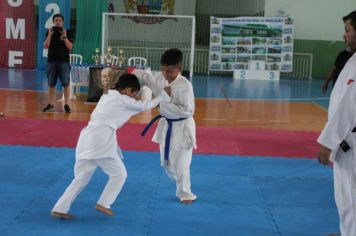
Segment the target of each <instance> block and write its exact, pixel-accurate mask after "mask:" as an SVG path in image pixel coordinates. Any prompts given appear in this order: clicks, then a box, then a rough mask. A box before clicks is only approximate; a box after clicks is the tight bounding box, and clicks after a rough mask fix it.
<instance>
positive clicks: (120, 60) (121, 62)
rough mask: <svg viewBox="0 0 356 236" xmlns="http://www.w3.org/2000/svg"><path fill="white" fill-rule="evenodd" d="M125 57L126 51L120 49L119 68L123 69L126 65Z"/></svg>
mask: <svg viewBox="0 0 356 236" xmlns="http://www.w3.org/2000/svg"><path fill="white" fill-rule="evenodd" d="M125 60H126V58H125V56H124V49H122V48H120V49H119V57H118V64H119V67H122V66H123V65H124V64H125Z"/></svg>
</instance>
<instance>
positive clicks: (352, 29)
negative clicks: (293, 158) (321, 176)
mask: <svg viewBox="0 0 356 236" xmlns="http://www.w3.org/2000/svg"><path fill="white" fill-rule="evenodd" d="M343 21H344V23H345V33H344V39H345V41H346V43H347V44H348V46H349V47H350V49H351V50H352V51H353V52H355V51H356V11H353V12H351V13H350V14H349V15H347V16H345V17H344V18H343ZM355 127H356V54H355V53H354V54H353V56H352V57H351V58H350V59H349V60H348V61H347V63H346V64H345V67H344V69H343V70H342V71H341V73H340V75H339V77H338V79H337V81H336V84H335V87H334V89H333V90H332V93H331V97H330V104H329V110H328V121H327V123H326V124H325V127H324V129H323V131H322V132H321V134H320V136H319V138H318V143H320V144H321V148H320V151H319V161H320V162H321V163H322V164H324V165H328V164H329V163H330V161H332V162H333V170H334V192H335V201H336V205H337V208H338V212H339V218H340V230H341V235H342V236H355V235H356V128H355Z"/></svg>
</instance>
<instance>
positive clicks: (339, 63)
mask: <svg viewBox="0 0 356 236" xmlns="http://www.w3.org/2000/svg"><path fill="white" fill-rule="evenodd" d="M352 54H353V53H351V52H350V50H349V49H348V48H346V49H345V50H343V51H341V52H340V53H339V54H338V55H337V57H336V59H335V62H334V66H333V68H332V70H331V71H330V73H329V74H328V76H327V77H326V79H325V82H324V84H323V86H322V87H321V89H322V91H323V93H326V91H327V90H328V85H329V83H330V81H331V80H332V81H333V87H334V85H335V83H336V80H337V77H339V74H340V72H341V71H342V69H343V68H344V65H345V64H346V62H347V61H348V60H349V58H350V57H351V56H352Z"/></svg>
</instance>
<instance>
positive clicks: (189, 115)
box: [140, 49, 197, 204]
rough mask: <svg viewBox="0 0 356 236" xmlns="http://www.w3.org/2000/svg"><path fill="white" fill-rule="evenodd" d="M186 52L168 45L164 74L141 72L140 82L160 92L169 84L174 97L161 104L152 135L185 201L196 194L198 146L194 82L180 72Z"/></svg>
mask: <svg viewBox="0 0 356 236" xmlns="http://www.w3.org/2000/svg"><path fill="white" fill-rule="evenodd" d="M182 61H183V54H182V52H181V51H180V50H178V49H168V50H167V51H165V52H164V53H163V54H162V56H161V71H162V75H163V76H158V77H157V76H156V77H153V76H145V75H143V76H142V79H141V80H140V82H142V83H143V84H145V85H147V86H148V87H149V88H150V89H151V90H152V91H153V93H154V94H159V92H160V91H162V89H163V88H164V87H165V86H166V85H167V84H169V86H170V87H171V90H172V92H171V100H170V101H161V102H160V104H159V111H160V115H161V117H159V118H160V121H159V123H158V126H157V129H156V132H155V134H154V136H153V138H152V141H153V142H156V143H158V144H159V145H160V153H161V164H162V166H163V167H164V169H165V171H166V173H167V175H168V176H169V177H170V178H171V179H172V180H173V181H175V182H176V196H177V197H178V198H179V199H180V201H181V202H182V203H183V204H191V203H192V202H193V201H194V200H195V199H196V198H197V196H196V195H194V194H193V193H192V191H191V188H190V164H191V161H192V152H193V148H196V138H195V122H194V118H193V115H194V110H195V101H194V93H193V87H192V84H191V83H190V82H189V81H188V80H187V79H186V78H185V77H184V76H182V75H181V74H180V72H181V70H182Z"/></svg>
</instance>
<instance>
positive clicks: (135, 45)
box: [101, 13, 195, 76]
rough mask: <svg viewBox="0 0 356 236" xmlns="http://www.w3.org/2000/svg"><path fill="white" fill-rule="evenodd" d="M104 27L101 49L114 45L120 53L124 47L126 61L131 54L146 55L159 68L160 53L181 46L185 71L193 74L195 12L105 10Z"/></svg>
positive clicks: (150, 64) (148, 62)
mask: <svg viewBox="0 0 356 236" xmlns="http://www.w3.org/2000/svg"><path fill="white" fill-rule="evenodd" d="M102 27H103V28H102V48H101V51H102V53H105V52H106V50H107V48H108V47H111V48H112V54H114V55H115V56H119V50H120V49H123V52H124V53H123V54H124V57H125V59H126V60H125V62H126V63H127V60H128V59H129V58H130V57H144V58H146V59H147V65H148V66H150V67H151V69H152V70H159V69H160V57H161V54H162V53H163V52H164V51H165V50H166V49H168V48H178V49H180V50H181V51H182V52H183V71H187V72H189V76H193V63H194V49H195V48H194V45H195V17H194V16H181V15H151V14H126V13H103V22H102Z"/></svg>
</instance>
